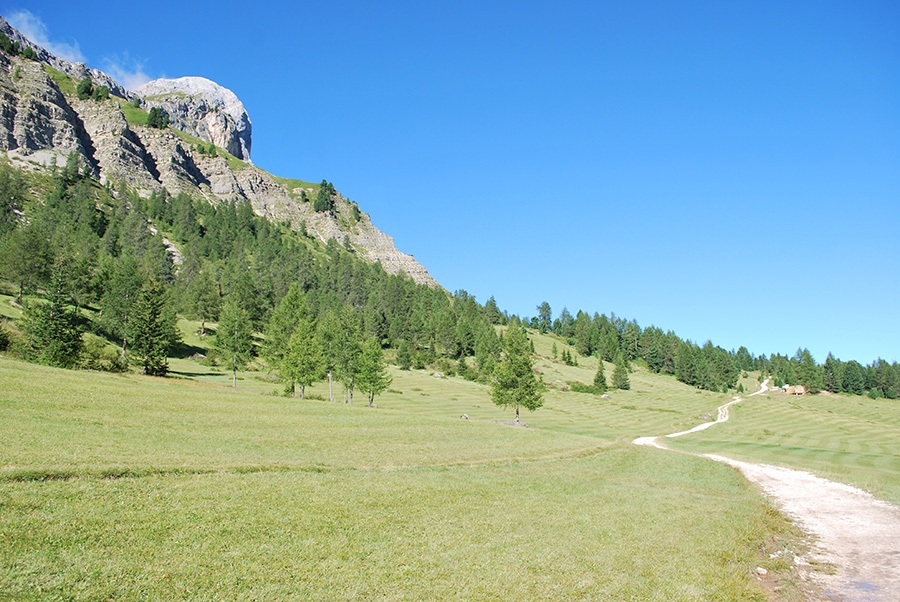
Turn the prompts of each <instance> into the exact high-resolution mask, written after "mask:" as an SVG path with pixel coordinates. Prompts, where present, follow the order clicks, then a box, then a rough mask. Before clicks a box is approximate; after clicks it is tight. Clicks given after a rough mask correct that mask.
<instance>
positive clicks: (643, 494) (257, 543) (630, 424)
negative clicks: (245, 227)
mask: <svg viewBox="0 0 900 602" xmlns="http://www.w3.org/2000/svg"><path fill="white" fill-rule="evenodd" d="M180 326H181V329H182V331H183V333H184V349H186V350H188V351H191V352H192V353H193V352H203V351H205V348H206V346H207V343H208V339H201V338H199V337H197V336H196V329H197V324H196V323H191V322H184V321H182V322H181V323H180ZM534 342H535V348H536V351H537V353H538V359H537V361H536V367H537V368H538V369H539V370H540V371H541V376H542V378H543V379H544V381H545V382H546V383H548V385H549V386H548V389H547V391H546V393H545V405H544V407H543V408H541V409H540V410H538V411H537V412H534V413H525V414H523V420H524V421H525V422H527V423H528V425H529V428H516V427H512V426H509V425H508V424H507V422H508V421H509V420H510V419H511V418H512V417H513V416H512V412H511V411H510V410H508V409H502V408H498V407H496V406H494V405H493V404H492V403H491V401H490V397H489V393H488V389H487V388H486V387H485V386H484V385H481V384H477V383H472V382H469V381H466V380H463V379H461V378H455V377H454V378H446V377H441V376H435V375H434V374H433V373H432V372H431V371H424V370H422V371H415V370H413V371H399V370H394V371H393V372H392V374H393V377H394V381H393V384H392V385H391V388H390V390H389V391H388V392H386V393H384V394H383V395H381V396H379V397H378V399H377V404H378V407H377V408H368V407H366V405H365V404H364V403H361V402H359V401H358V402H357V403H356V404H354V405H345V404H343V403H331V402H328V401H325V399H327V397H328V391H327V386H326V385H323V384H321V383H320V384H317V385H316V386H314V387H311V388H310V389H309V390H308V396H309V397H310V398H308V399H306V400H299V399H292V398H287V397H284V396H282V395H280V394H279V393H280V392H281V389H282V385H281V384H279V383H277V382H274V381H273V379H272V378H271V377H270V376H269V375H267V374H266V373H265V372H264V371H261V370H257V371H252V370H251V371H244V372H240V373H239V380H238V386H237V390H236V391H235V390H232V389H231V374H230V372H228V371H227V370H223V369H221V368H217V367H210V366H206V365H202V364H201V363H199V362H197V361H194V360H191V359H185V358H181V359H178V358H172V359H170V365H171V368H172V371H173V374H172V376H173V377H172V378H167V379H155V378H149V377H144V376H141V375H138V374H134V373H130V374H125V375H114V374H105V373H91V372H76V371H64V370H56V369H52V368H46V367H41V366H35V365H32V364H26V363H22V362H19V361H14V360H10V359H0V415H2V416H3V420H2V421H0V442H2V443H0V599H15V600H43V599H70V600H94V599H110V598H119V599H152V600H162V599H189V600H247V599H283V598H294V599H317V600H335V599H337V600H342V599H343V600H347V599H379V600H413V599H415V600H420V599H458V600H496V599H528V600H532V599H547V600H549V599H554V600H555V599H582V600H765V599H771V598H770V597H771V596H774V599H777V600H795V599H799V596H800V593H799V589H798V586H797V584H796V583H794V582H792V581H791V579H792V573H791V571H790V567H789V562H788V560H789V559H790V555H787V557H786V558H787V559H788V560H785V559H781V558H780V557H779V558H776V559H772V558H771V557H770V554H771V553H772V552H775V551H778V550H779V549H782V548H788V549H790V550H798V549H799V546H800V545H801V544H800V541H799V539H800V537H799V534H798V533H797V532H795V530H794V529H793V528H792V527H791V526H790V525H789V524H788V523H787V521H785V519H784V518H783V517H781V516H780V515H779V514H778V513H777V512H775V511H774V510H773V509H772V508H771V506H770V505H769V504H768V502H767V501H766V500H765V499H763V498H762V497H761V496H760V495H759V493H758V491H757V490H756V489H755V488H753V487H752V486H750V485H748V484H747V483H746V481H745V480H744V479H743V478H742V477H741V476H740V475H739V474H738V473H737V472H736V471H735V470H733V469H731V468H729V467H727V466H724V465H720V464H718V463H715V462H710V461H707V460H704V459H702V458H697V457H693V456H690V455H685V454H675V453H671V452H665V451H662V450H657V449H653V448H640V447H636V446H634V445H632V444H631V443H630V441H631V440H632V439H633V438H634V437H637V436H641V435H662V434H666V433H670V432H674V431H677V430H683V429H685V428H688V427H690V426H693V425H695V424H697V423H699V422H703V421H706V420H709V419H711V418H712V417H714V416H715V410H716V407H717V406H718V405H720V404H722V403H724V402H725V401H727V400H728V399H729V398H730V396H728V395H723V394H715V393H709V392H698V391H695V390H694V389H692V388H690V387H686V386H684V385H682V384H681V383H678V382H677V381H675V379H673V378H671V377H664V376H659V375H653V374H650V373H649V372H647V371H646V370H645V369H642V368H641V367H640V366H636V367H635V370H634V372H633V373H632V374H631V375H630V378H631V385H632V388H631V390H629V391H611V392H610V393H609V397H608V398H605V399H604V398H600V397H598V396H595V395H589V394H583V393H573V392H571V391H568V390H565V389H566V386H565V384H566V383H568V382H573V381H577V382H584V383H589V382H591V381H592V380H593V375H594V372H595V371H596V368H597V364H596V359H593V358H579V364H580V365H579V366H577V367H573V366H565V365H564V364H562V363H561V362H559V361H556V360H554V359H553V358H551V357H550V349H551V346H552V344H553V343H554V342H556V344H557V347H558V350H559V351H560V352H561V351H562V345H563V343H562V342H561V341H559V340H558V339H556V340H554V339H553V338H552V337H549V336H535V337H534ZM605 369H606V373H607V375H608V376H609V375H611V373H612V366H611V365H609V364H607V365H606V367H605ZM755 377H756V375H753V374H750V375H748V377H747V379H745V380H746V382H745V387H747V388H751V387H752V385H753V384H754V383H755ZM337 389H339V387H337ZM336 393H337V394H338V396H339V395H340V392H339V391H336ZM888 403H890V402H887V401H884V400H879V401H877V402H875V401H872V400H868V399H862V398H847V397H826V396H816V397H809V398H799V399H798V398H790V399H789V398H787V397H786V396H783V395H780V394H772V395H770V396H768V397H767V396H758V397H753V398H749V399H748V400H747V401H745V402H744V403H743V404H741V405H738V406H737V407H736V408H734V410H733V412H734V413H733V414H732V419H731V420H730V421H729V422H728V423H725V424H722V425H717V426H716V427H715V428H714V429H710V430H707V431H704V432H702V433H696V434H694V435H691V436H689V437H684V438H681V439H678V440H667V443H669V444H670V445H672V446H673V447H678V448H679V449H685V450H691V451H700V452H707V451H715V452H717V453H724V454H726V455H731V456H733V457H738V458H742V459H751V460H752V459H758V460H764V461H770V462H777V463H781V464H787V465H791V466H798V467H801V468H808V469H814V470H816V472H819V473H820V474H825V475H827V476H832V477H835V478H838V479H839V480H843V481H846V482H858V481H859V480H860V479H861V480H862V481H864V482H863V483H860V484H863V485H866V486H867V487H868V488H869V489H872V490H874V491H875V492H876V493H878V494H880V495H882V496H883V497H885V498H887V499H894V497H895V495H896V492H897V490H898V488H897V486H896V480H897V479H896V476H897V473H898V469H897V449H896V446H897V444H896V443H895V441H897V440H898V437H897V435H898V434H900V433H898V432H897V429H898V423H900V419H898V418H897V417H896V413H893V414H892V413H891V409H892V406H888V405H887V404H888ZM464 414H465V415H468V417H469V419H468V420H464V419H461V416H463V415H464ZM757 566H762V567H765V568H767V569H769V571H770V574H769V577H768V578H767V580H766V581H765V582H760V581H759V580H758V578H757V576H756V572H755V569H756V567H757ZM776 586H777V591H775V588H776ZM773 592H774V593H773Z"/></svg>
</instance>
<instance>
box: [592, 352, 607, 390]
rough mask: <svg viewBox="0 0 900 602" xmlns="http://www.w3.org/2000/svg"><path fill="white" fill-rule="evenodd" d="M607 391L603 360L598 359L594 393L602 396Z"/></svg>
mask: <svg viewBox="0 0 900 602" xmlns="http://www.w3.org/2000/svg"><path fill="white" fill-rule="evenodd" d="M607 389H608V386H607V384H606V375H605V374H604V373H603V358H597V373H596V374H595V375H594V392H595V393H598V394H602V393H606V391H607Z"/></svg>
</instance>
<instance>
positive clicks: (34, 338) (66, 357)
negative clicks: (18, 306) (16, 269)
mask: <svg viewBox="0 0 900 602" xmlns="http://www.w3.org/2000/svg"><path fill="white" fill-rule="evenodd" d="M67 288H68V287H67V286H66V283H65V280H64V277H63V273H62V270H61V269H59V267H57V268H56V269H54V271H53V276H52V278H51V282H50V290H49V295H48V299H47V303H29V304H28V305H27V306H26V308H25V314H24V316H23V321H24V323H25V324H24V326H25V332H26V334H27V336H28V345H29V348H30V350H31V353H33V354H35V359H37V361H38V362H40V363H43V364H48V365H50V366H58V367H60V368H72V367H74V366H75V364H76V363H78V356H79V354H80V353H81V349H82V340H81V333H82V328H81V325H80V322H79V320H78V315H77V314H76V312H75V309H74V308H73V307H71V300H70V299H69V297H68V295H67Z"/></svg>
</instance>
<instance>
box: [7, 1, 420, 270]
mask: <svg viewBox="0 0 900 602" xmlns="http://www.w3.org/2000/svg"><path fill="white" fill-rule="evenodd" d="M0 31H2V32H4V33H6V35H7V36H8V37H10V39H14V40H17V41H19V43H20V45H24V44H27V45H29V46H32V47H33V48H35V50H36V52H37V53H38V58H39V60H38V61H32V60H27V59H25V58H23V57H21V56H9V55H7V54H5V53H3V52H0V150H2V151H4V152H5V153H6V155H7V156H8V157H9V158H10V160H12V161H13V163H14V164H16V165H17V166H18V167H21V168H24V169H41V168H42V167H45V166H49V165H54V164H56V165H64V164H65V162H66V159H67V157H68V156H69V155H70V154H71V153H73V152H74V153H77V154H78V155H79V156H80V157H81V161H82V163H83V165H86V166H87V167H88V170H89V171H90V172H91V173H92V175H93V176H94V177H97V178H99V179H100V181H101V182H107V181H111V182H114V183H119V182H124V183H126V184H128V185H129V186H130V187H132V188H133V189H135V190H137V191H138V192H139V193H140V194H144V195H147V194H150V193H151V192H153V191H157V190H160V189H162V188H165V189H166V190H168V191H169V192H170V193H172V194H177V193H179V192H186V193H188V194H190V195H193V196H201V197H203V198H205V199H207V200H208V201H210V202H213V203H217V202H227V201H232V200H234V201H248V202H249V203H250V205H251V206H252V207H253V210H254V211H255V212H256V213H257V214H258V215H262V216H265V217H268V218H270V219H272V220H276V221H279V222H284V221H287V222H289V223H290V224H291V225H292V227H294V228H296V229H301V228H303V229H305V231H306V232H307V233H308V234H309V235H311V236H313V237H316V238H318V239H319V240H321V241H323V242H327V241H328V240H329V239H334V240H336V241H337V242H339V243H341V244H346V243H349V244H350V246H351V247H352V248H353V250H354V251H355V252H357V253H358V254H359V255H361V256H362V257H365V258H367V259H369V260H370V261H373V262H374V261H378V262H380V263H381V264H382V266H383V267H384V269H385V270H386V271H388V272H390V273H398V272H400V271H403V272H405V273H406V274H408V275H409V276H410V277H411V278H412V279H413V280H415V281H416V282H419V283H427V284H430V285H435V286H437V282H435V280H434V279H433V278H432V277H431V276H430V275H429V274H428V271H427V270H426V269H425V267H424V266H422V265H421V264H419V263H418V262H417V261H416V260H415V259H414V258H413V257H412V256H411V255H408V254H406V253H401V252H400V251H398V250H397V248H396V247H395V246H394V242H393V239H392V238H391V237H390V236H388V235H387V234H385V233H383V232H381V231H380V230H378V229H377V228H376V227H375V226H374V225H373V224H372V222H371V220H370V218H369V216H368V215H366V214H365V213H362V212H361V211H359V209H358V207H357V206H355V204H352V203H350V202H348V201H347V200H346V199H344V198H343V197H342V196H341V195H340V194H339V193H336V194H335V198H334V201H335V202H334V210H333V211H328V212H321V213H319V212H316V211H314V210H313V208H312V203H310V202H309V201H307V200H304V199H306V198H313V197H314V196H315V192H314V189H313V187H312V186H311V185H310V186H308V187H306V188H304V187H303V186H301V187H296V188H292V189H288V188H287V187H286V186H285V185H284V184H283V182H285V180H280V179H278V178H275V177H274V176H272V175H271V174H269V173H268V172H266V171H264V170H262V169H260V168H259V167H256V166H254V165H252V164H250V163H249V162H247V161H243V160H241V159H240V157H247V158H249V152H250V119H249V116H247V115H246V111H245V110H244V108H243V105H242V104H241V103H240V100H238V99H237V97H236V96H234V95H233V94H232V93H231V92H229V91H228V90H226V89H225V88H222V87H221V86H217V85H216V84H215V83H213V82H210V81H209V80H203V79H202V78H186V80H187V81H185V80H184V79H183V80H181V81H179V80H169V81H175V82H176V84H174V85H175V86H177V87H178V89H170V88H171V85H170V84H158V85H159V86H169V88H166V89H170V91H169V92H160V93H159V95H157V94H148V98H147V99H146V100H145V101H144V102H145V103H148V104H150V103H159V104H158V105H156V106H162V107H163V108H165V109H166V110H167V111H169V110H170V109H171V112H170V115H172V117H173V123H174V124H175V125H178V126H179V129H175V128H174V127H169V128H167V129H163V130H159V129H154V128H150V127H147V126H146V125H141V124H140V123H141V120H140V119H136V118H135V117H134V115H135V114H136V113H137V114H140V109H138V108H136V107H134V106H130V103H131V102H132V100H133V99H135V98H138V97H135V96H132V95H129V93H127V92H126V91H124V89H122V88H121V86H118V84H115V82H113V81H112V80H111V78H109V77H108V76H106V75H102V76H96V74H97V73H98V72H95V71H94V70H88V69H86V68H84V70H82V71H79V70H77V69H76V70H75V71H72V70H69V71H66V70H64V69H61V68H60V66H64V65H63V63H61V62H58V61H57V62H55V63H54V61H53V59H54V57H52V56H51V55H49V53H47V52H46V51H45V50H43V49H40V48H39V47H37V46H34V45H33V44H31V43H30V42H27V40H24V38H22V37H21V35H20V34H19V33H18V32H16V31H15V29H13V28H12V27H10V26H9V24H7V23H6V22H5V21H3V19H2V18H0ZM46 65H50V66H52V67H53V68H54V69H57V70H58V71H62V72H63V73H68V74H70V77H69V78H67V77H66V76H60V75H59V74H58V73H57V74H54V75H53V76H52V77H51V74H50V72H48V70H47V69H46V68H45V66H46ZM70 65H71V64H70ZM82 67H84V66H83V65H82ZM84 74H88V75H90V77H91V78H92V79H94V82H95V84H96V85H107V86H108V87H109V88H110V90H111V91H113V90H116V91H120V92H121V93H122V95H121V97H117V96H115V95H114V96H113V97H111V98H109V99H106V100H99V101H98V100H79V99H78V98H76V97H75V95H74V94H73V93H72V91H73V90H74V84H75V82H76V81H77V79H80V78H81V77H84V76H85V75H84ZM110 84H112V85H110ZM160 89H162V88H159V87H154V86H148V87H147V88H144V90H143V92H144V93H148V92H157V91H159V90H160ZM189 92H190V94H189ZM226 93H227V94H226ZM160 95H161V96H160ZM229 95H230V96H229ZM231 97H233V99H231ZM145 106H146V105H145ZM215 107H218V109H216V108H215ZM126 110H127V111H126ZM126 112H127V113H128V114H129V115H131V120H130V121H129V119H128V118H126ZM216 114H218V116H219V117H222V116H223V115H224V116H226V117H224V118H223V119H224V125H226V126H228V128H231V131H232V132H233V133H234V135H233V136H231V137H229V136H228V135H225V134H223V132H225V131H226V130H227V129H228V128H221V129H219V130H216V127H217V124H216V119H217V117H216ZM244 121H245V122H246V127H245V128H244V129H243V130H241V129H240V128H239V127H237V124H238V123H239V122H244ZM219 125H221V123H220V124H219ZM181 128H183V129H181ZM214 132H219V133H214ZM243 135H246V138H242V136H243ZM201 138H203V139H206V140H209V139H212V141H213V142H214V143H215V144H216V146H218V147H219V149H217V151H216V153H215V154H212V155H210V154H206V153H202V152H200V151H199V150H198V146H199V145H198V143H199V142H200V141H201V140H200V139H201ZM232 151H237V152H232ZM245 153H246V154H245ZM304 186H305V185H304Z"/></svg>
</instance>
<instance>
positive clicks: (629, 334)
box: [0, 154, 900, 398]
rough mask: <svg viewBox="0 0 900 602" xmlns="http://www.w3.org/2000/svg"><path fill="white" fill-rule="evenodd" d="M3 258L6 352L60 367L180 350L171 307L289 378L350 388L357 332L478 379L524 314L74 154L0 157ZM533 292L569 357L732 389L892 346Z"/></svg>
mask: <svg viewBox="0 0 900 602" xmlns="http://www.w3.org/2000/svg"><path fill="white" fill-rule="evenodd" d="M325 190H326V191H327V190H329V189H328V188H327V187H326V188H325ZM329 194H333V192H329ZM0 270H2V271H0V274H2V280H3V281H4V282H5V283H6V284H5V286H6V288H7V292H8V293H9V294H10V297H11V298H10V300H9V303H12V304H14V305H17V306H21V307H23V310H24V311H23V313H22V317H21V319H20V320H8V319H4V324H3V329H2V335H0V345H2V346H3V348H4V349H5V350H6V351H7V352H10V353H13V354H15V355H18V356H21V357H23V358H27V359H30V360H32V361H37V362H41V363H46V364H52V365H59V366H65V367H81V368H90V369H106V370H124V369H127V368H128V365H129V363H131V364H133V365H134V366H135V367H137V368H139V369H142V370H144V371H145V372H148V373H150V374H159V375H163V374H165V373H166V357H167V356H168V355H169V354H178V353H180V352H187V351H189V350H187V349H186V348H185V347H184V346H180V345H179V335H178V332H177V329H176V328H175V326H174V323H175V319H176V313H177V314H180V315H182V316H185V317H187V318H190V319H193V320H198V321H200V324H201V326H200V330H201V332H200V333H199V334H200V335H201V336H204V337H212V338H211V339H210V340H211V341H213V342H214V345H213V347H214V348H218V356H217V357H210V358H206V360H205V361H209V362H219V363H221V364H222V365H224V366H227V367H229V368H230V367H233V364H235V362H237V363H239V364H241V365H244V364H245V363H247V362H254V363H255V365H256V366H258V367H259V368H260V369H264V370H269V371H272V372H273V373H275V374H278V375H280V376H281V378H282V379H283V380H284V381H285V385H286V388H287V389H288V390H289V391H294V390H296V385H297V384H300V391H301V393H302V386H303V385H304V384H309V383H310V382H315V381H316V380H322V379H325V378H327V377H328V376H329V375H330V376H331V377H333V378H334V379H336V380H337V381H340V382H342V383H343V384H344V389H345V391H346V393H345V394H347V395H349V394H352V391H353V390H354V388H356V387H357V385H358V384H359V380H358V379H359V376H360V366H361V364H363V363H364V362H362V358H363V355H364V353H363V352H364V351H365V350H366V349H368V350H369V357H370V358H371V357H372V356H373V353H374V356H375V358H376V360H375V363H376V364H380V363H381V362H382V361H383V360H382V359H381V354H380V352H381V350H383V349H391V350H393V352H392V353H391V354H390V357H391V358H392V359H393V360H394V361H395V362H396V363H397V364H398V365H399V366H400V367H401V368H410V367H415V368H423V367H426V366H429V367H431V368H433V369H435V370H439V371H442V372H444V373H459V374H461V375H463V376H465V377H467V378H470V379H472V380H479V381H482V382H488V381H489V379H490V377H491V374H492V372H493V369H494V366H495V365H496V363H497V362H498V360H499V359H500V349H501V338H500V336H499V334H498V332H499V331H498V330H497V329H496V328H495V326H496V325H500V324H505V323H507V322H508V321H510V320H512V321H513V322H518V321H520V318H519V317H518V316H507V315H506V314H505V313H504V312H502V311H501V310H500V309H499V308H498V306H497V304H496V302H495V301H494V299H493V298H491V299H489V300H488V301H487V302H486V303H485V304H483V305H482V304H481V303H479V302H477V301H476V300H475V299H474V298H473V297H472V296H470V295H468V294H467V293H466V292H465V291H458V292H456V293H455V294H449V293H447V292H446V291H444V290H443V289H440V288H436V287H430V286H427V285H424V284H416V283H414V282H413V281H412V280H411V279H410V278H408V277H406V276H404V275H403V274H398V275H391V274H387V273H386V272H385V271H384V270H383V269H381V267H380V266H379V265H378V264H377V263H375V264H373V263H370V262H367V261H364V260H363V259H361V258H359V257H357V256H356V255H355V254H354V252H353V251H352V248H346V247H344V246H342V245H339V244H337V242H336V241H335V240H330V241H329V242H328V243H327V244H322V243H321V242H320V241H319V240H316V239H314V238H312V237H310V236H308V235H304V234H303V233H302V232H296V231H294V230H291V229H290V228H289V227H287V225H285V224H277V223H273V222H271V221H269V220H267V219H266V218H263V217H260V216H258V215H255V214H254V213H253V211H252V209H251V207H250V205H249V203H246V202H244V203H234V202H230V203H219V204H213V203H210V202H208V201H206V200H202V199H195V198H191V197H190V196H188V195H187V194H185V193H180V194H178V195H176V196H171V195H169V194H167V193H166V192H165V191H162V192H160V193H154V194H151V195H150V196H149V197H147V198H144V197H141V196H140V195H138V194H136V193H135V192H134V191H132V190H129V189H128V188H127V187H126V186H121V187H119V188H118V189H113V188H112V187H110V186H101V185H100V184H99V183H98V182H97V181H96V180H94V179H92V178H91V177H90V176H89V174H88V172H87V170H86V169H85V168H84V166H83V165H81V164H79V161H78V156H77V155H75V154H72V155H71V156H70V159H69V161H68V163H67V165H66V167H65V168H61V169H54V170H51V172H50V173H42V172H41V171H39V170H35V171H31V172H27V173H26V172H22V171H19V170H16V169H14V168H12V167H11V166H10V165H9V164H8V162H3V163H0ZM536 309H537V316H535V317H532V318H522V320H523V321H524V323H525V325H526V326H530V327H531V328H534V329H536V330H539V331H542V332H551V333H554V334H556V335H558V337H559V340H560V346H561V347H565V346H567V345H571V346H572V347H573V349H574V353H571V352H570V351H568V350H567V349H563V350H562V355H561V359H562V360H563V361H566V362H571V363H576V362H577V361H578V357H579V356H589V355H596V356H599V357H601V358H603V359H604V360H606V361H608V362H615V363H616V364H617V365H624V367H625V369H626V370H627V366H628V365H629V364H630V363H631V362H635V361H641V362H644V363H645V364H646V366H647V367H648V368H649V369H650V370H652V371H654V372H657V373H664V374H671V375H674V376H675V377H677V378H678V379H679V380H681V381H683V382H685V383H687V384H690V385H694V386H697V387H700V388H704V389H709V390H728V389H733V388H735V387H736V386H737V381H738V377H739V375H740V373H741V372H742V371H751V370H756V371H760V372H761V373H763V374H768V375H772V376H774V380H775V382H776V384H782V383H786V384H803V385H805V386H806V387H807V389H808V390H810V391H811V392H816V391H820V390H828V391H833V392H841V391H846V392H850V393H857V394H859V393H862V392H865V391H868V392H869V394H870V395H872V396H873V397H879V396H885V397H889V398H895V397H896V395H897V388H898V372H900V370H898V365H897V364H896V363H894V364H888V363H886V362H884V361H881V360H879V361H877V362H874V363H873V364H871V365H869V366H863V365H861V364H860V363H859V362H857V361H849V362H841V361H839V360H836V359H835V358H833V357H831V356H829V357H828V358H827V359H826V361H825V363H824V364H822V365H817V364H816V362H815V361H814V359H813V358H812V356H811V355H810V354H809V352H808V351H806V350H802V349H801V350H798V352H797V353H796V354H795V355H794V356H793V357H787V356H784V355H772V356H768V357H766V356H754V355H753V354H751V353H750V352H749V351H748V350H747V349H746V348H744V347H741V348H740V349H738V350H737V351H736V352H735V351H727V350H725V349H722V348H721V347H717V346H715V345H713V344H712V343H711V342H706V343H705V344H704V345H702V346H699V345H697V344H695V343H693V342H691V341H685V340H682V339H681V338H679V337H678V336H677V335H676V334H675V333H674V332H671V331H668V332H665V331H663V330H661V329H660V328H657V327H654V326H649V327H646V328H642V327H641V326H640V325H638V323H637V322H635V321H634V320H626V319H624V318H621V317H618V316H616V315H614V314H611V315H610V316H606V315H602V314H598V313H594V314H588V313H587V312H585V311H578V312H577V313H576V315H575V316H573V315H571V314H570V313H569V311H568V310H566V309H563V310H562V311H561V312H560V314H559V316H558V317H556V318H555V319H553V317H552V313H551V308H550V306H549V304H547V303H543V304H541V305H540V306H539V307H537V308H536ZM216 323H218V324H219V325H218V330H217V329H216V326H215V324H216ZM223 325H227V326H224V327H223ZM242 333H244V334H243V335H242ZM253 333H256V337H255V338H254V336H253ZM241 336H243V342H242V341H241V340H239V339H241ZM235 337H237V338H235ZM113 347H114V348H115V349H114V350H113ZM305 348H315V349H316V350H317V351H316V353H315V354H314V357H313V358H312V359H309V358H307V359H303V358H300V357H298V354H299V353H300V350H301V349H305ZM373 350H377V352H376V351H373ZM303 362H306V364H304V363H303ZM370 363H371V362H370ZM304 365H306V366H307V368H306V371H305V372H304V370H303V369H302V367H303V366H304ZM372 370H373V368H369V371H370V372H371V371H372ZM624 383H625V384H624V386H627V380H626V381H624ZM604 384H605V382H604ZM612 384H613V386H622V385H623V383H616V382H613V383H612Z"/></svg>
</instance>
